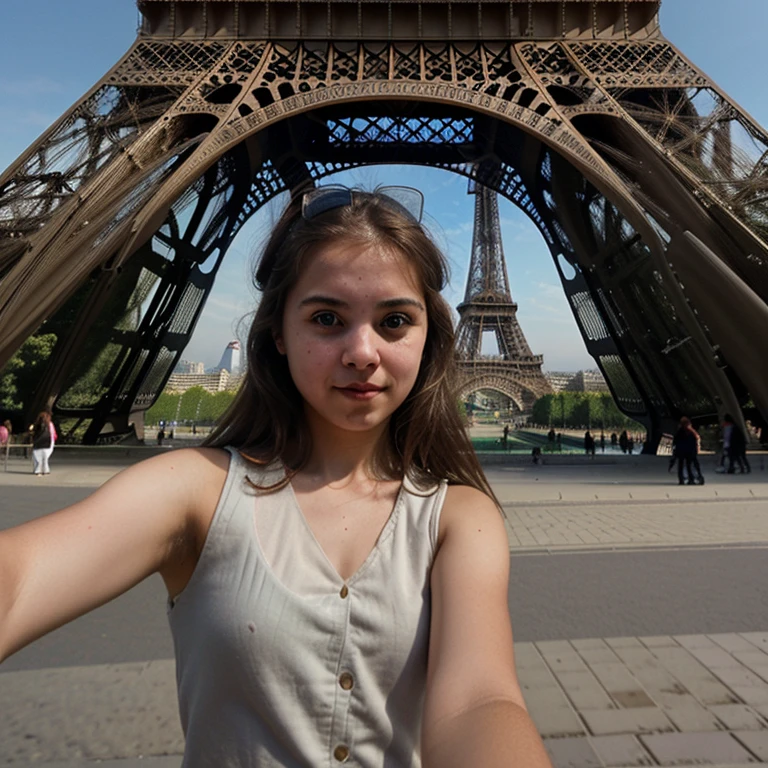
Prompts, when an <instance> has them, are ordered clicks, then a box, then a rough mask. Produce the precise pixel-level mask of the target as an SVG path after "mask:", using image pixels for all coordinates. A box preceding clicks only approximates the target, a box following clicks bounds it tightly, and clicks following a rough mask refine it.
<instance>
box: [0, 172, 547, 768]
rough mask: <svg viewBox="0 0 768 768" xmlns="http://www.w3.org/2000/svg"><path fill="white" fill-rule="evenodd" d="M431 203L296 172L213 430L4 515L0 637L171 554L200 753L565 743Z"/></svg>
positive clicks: (223, 755) (459, 750) (396, 760)
mask: <svg viewBox="0 0 768 768" xmlns="http://www.w3.org/2000/svg"><path fill="white" fill-rule="evenodd" d="M420 220H421V204H420V193H418V192H416V190H407V189H403V188H395V189H383V190H380V191H378V192H375V193H363V192H358V191H354V190H350V189H347V188H345V187H330V186H329V187H319V188H317V189H314V190H312V191H309V192H307V193H306V194H301V193H295V196H294V198H293V199H292V200H291V202H290V204H289V205H288V208H287V209H286V211H285V212H284V214H283V215H282V217H281V218H280V220H279V221H278V223H277V225H276V227H275V229H274V231H273V233H272V235H271V237H270V239H269V242H268V243H267V245H266V248H265V250H264V252H263V254H262V257H261V260H260V262H259V265H258V268H257V271H256V275H255V281H256V284H257V285H258V287H259V289H260V290H261V292H262V295H261V300H260V302H259V304H258V307H257V309H256V311H255V313H254V317H253V324H252V327H251V330H250V333H249V337H248V356H247V360H248V367H247V371H246V373H245V377H244V381H243V384H242V386H241V387H240V389H239V390H238V393H237V395H236V397H235V400H234V402H233V404H232V406H231V407H230V409H229V410H228V411H227V414H226V415H225V416H224V417H223V419H222V421H221V422H220V424H219V425H218V426H217V427H216V429H215V430H214V431H213V433H212V434H211V435H210V436H209V437H208V438H207V440H206V442H205V445H204V447H199V448H185V449H180V450H174V451H168V452H164V453H162V454H160V455H157V456H154V457H152V458H149V459H147V460H145V461H143V462H140V463H138V464H135V465H133V466H131V467H129V468H128V469H126V470H124V471H123V472H122V473H120V474H118V475H117V476H115V477H114V478H112V479H111V480H109V481H108V482H107V483H106V484H105V485H104V486H103V487H102V488H101V489H99V490H97V491H96V492H95V493H94V494H93V495H92V496H90V497H88V498H87V499H85V500H84V501H81V502H79V503H77V504H75V505H73V506H71V507H68V508H67V509H65V510H63V511H61V512H58V513H54V514H53V515H50V516H48V517H43V518H39V519H37V520H34V521H32V522H30V523H27V524H25V525H23V526H20V527H19V528H11V529H9V530H4V531H0V563H2V577H3V578H2V579H0V659H3V658H6V657H8V656H9V655H10V654H11V653H13V652H14V651H16V650H18V649H19V648H21V647H23V646H24V645H26V644H28V643H29V642H31V641H33V640H34V639H35V638H37V637H40V636H41V635H43V634H44V633H45V632H48V631H51V630H52V629H54V628H55V627H57V626H59V625H61V624H63V623H65V622H66V621H69V620H71V619H73V618H75V617H77V616H79V615H81V614H83V613H85V612H86V611H88V610H90V609H92V608H93V607H95V606H97V605H101V604H103V603H105V602H107V601H109V600H111V599H113V598H115V597H117V596H118V595H120V594H121V593H123V592H125V591H126V590H127V589H129V588H130V587H131V586H133V585H134V584H136V583H137V582H139V581H140V580H141V579H143V578H145V577H147V576H149V575H150V574H152V573H156V572H158V573H160V574H161V575H162V577H163V579H164V581H165V584H166V588H167V590H168V595H169V608H168V618H169V622H170V626H171V632H172V634H173V637H174V649H175V654H176V678H177V683H178V693H179V702H180V711H181V722H182V727H183V730H184V733H185V736H186V749H185V755H184V761H183V767H184V768H219V766H221V768H225V767H226V768H230V767H231V768H235V767H237V766H246V765H248V766H259V768H278V766H281V767H288V768H316V766H321V765H323V766H329V765H336V764H337V763H338V764H339V765H341V764H343V763H349V764H350V765H355V766H359V768H384V767H385V766H402V767H403V768H405V767H406V766H407V767H409V768H419V767H420V766H422V765H423V766H424V767H425V768H466V767H467V766H483V768H502V767H503V768H507V766H510V765H518V766H525V768H550V767H551V763H550V761H549V759H548V757H547V754H546V751H545V749H544V747H543V744H542V741H541V739H540V737H539V735H538V733H537V731H536V728H535V726H534V724H533V722H532V720H531V718H530V716H529V714H528V712H527V709H526V706H525V701H524V699H523V696H522V693H521V689H520V685H519V683H518V681H517V677H516V673H515V664H514V646H513V641H512V630H511V624H510V619H509V606H508V586H509V543H508V539H507V535H506V531H505V528H504V522H503V518H502V516H501V513H500V505H499V503H498V500H497V499H496V497H495V496H494V494H493V491H492V490H491V488H490V486H489V484H488V481H487V479H486V477H485V475H484V474H483V471H482V468H481V467H480V464H479V462H478V460H477V457H476V455H475V453H474V451H473V450H472V445H471V442H470V440H469V437H468V435H467V432H466V430H465V429H464V425H463V423H462V419H461V417H460V413H459V409H457V408H456V402H457V401H456V396H455V395H456V388H455V384H454V382H455V380H456V368H455V362H454V349H455V339H454V332H453V323H452V316H451V309H450V307H449V306H448V304H447V303H446V302H445V300H444V299H443V298H442V296H441V295H440V291H441V290H442V289H443V288H444V287H445V284H446V279H447V271H446V262H445V258H444V257H443V255H442V254H441V253H440V252H439V250H438V249H437V247H436V246H435V245H434V244H433V242H432V241H431V240H430V239H429V237H428V236H427V234H426V233H425V231H424V230H423V228H422V226H421V224H420ZM22 585H23V589H22ZM427 671H429V674H427ZM1 695H2V694H0V696H1ZM0 706H5V707H10V706H11V702H2V703H0Z"/></svg>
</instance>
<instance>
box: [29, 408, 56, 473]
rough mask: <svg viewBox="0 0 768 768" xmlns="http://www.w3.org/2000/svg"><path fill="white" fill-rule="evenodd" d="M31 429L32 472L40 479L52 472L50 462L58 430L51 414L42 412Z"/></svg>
mask: <svg viewBox="0 0 768 768" xmlns="http://www.w3.org/2000/svg"><path fill="white" fill-rule="evenodd" d="M29 429H30V431H31V432H32V464H33V467H32V471H33V472H34V473H35V474H36V475H37V476H38V477H42V476H43V475H48V474H50V472H51V468H50V465H49V463H48V462H49V460H50V458H51V454H52V453H53V447H54V445H55V444H56V428H55V427H54V426H53V421H51V412H50V411H41V412H40V414H39V415H38V417H37V419H36V420H35V423H34V424H32V425H31V426H30V428H29Z"/></svg>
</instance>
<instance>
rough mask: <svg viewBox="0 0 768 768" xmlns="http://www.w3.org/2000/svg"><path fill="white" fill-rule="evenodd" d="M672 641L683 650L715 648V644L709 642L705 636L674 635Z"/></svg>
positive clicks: (711, 641)
mask: <svg viewBox="0 0 768 768" xmlns="http://www.w3.org/2000/svg"><path fill="white" fill-rule="evenodd" d="M674 639H675V641H676V642H678V643H679V644H680V645H682V646H683V648H687V649H688V650H691V649H693V648H717V643H716V642H714V641H713V640H710V639H709V638H708V637H707V636H706V635H674Z"/></svg>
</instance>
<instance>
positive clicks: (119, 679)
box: [0, 660, 184, 765]
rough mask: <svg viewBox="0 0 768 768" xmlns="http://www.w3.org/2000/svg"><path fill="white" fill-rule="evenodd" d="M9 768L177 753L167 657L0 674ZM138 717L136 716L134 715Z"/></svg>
mask: <svg viewBox="0 0 768 768" xmlns="http://www.w3.org/2000/svg"><path fill="white" fill-rule="evenodd" d="M0 701H8V702H11V701H12V702H13V708H12V709H11V710H10V711H3V712H2V717H0V745H2V746H1V747H0V754H2V758H3V759H4V760H6V761H7V762H8V763H10V762H14V764H18V765H26V764H28V763H30V762H33V761H38V762H45V761H48V762H53V761H57V760H58V761H66V760H73V759H75V758H77V759H98V758H101V759H114V758H122V757H134V756H136V755H150V756H161V755H173V754H181V752H182V751H183V749H184V737H183V735H182V733H181V727H180V725H179V716H178V703H177V698H176V676H175V664H174V662H173V661H172V660H167V661H166V660H163V661H149V662H129V663H123V664H101V665H92V666H87V667H61V668H48V669H36V670H24V671H20V672H4V673H0ZM139 712H140V713H141V715H140V716H137V713H139Z"/></svg>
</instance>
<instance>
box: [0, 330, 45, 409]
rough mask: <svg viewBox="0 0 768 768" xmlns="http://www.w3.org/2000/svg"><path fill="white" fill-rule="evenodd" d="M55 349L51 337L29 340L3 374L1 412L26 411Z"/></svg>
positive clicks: (35, 337) (6, 366)
mask: <svg viewBox="0 0 768 768" xmlns="http://www.w3.org/2000/svg"><path fill="white" fill-rule="evenodd" d="M55 346H56V336H55V335H54V334H52V333H46V334H41V335H39V336H30V337H29V338H28V339H27V340H26V341H25V342H24V343H23V344H22V345H21V348H20V349H19V350H18V352H16V354H15V355H14V356H13V357H12V358H11V359H10V360H9V361H8V362H7V363H6V365H5V367H4V368H3V370H2V371H0V409H2V410H6V411H23V410H24V408H25V406H26V404H27V403H29V401H30V400H31V398H32V397H33V395H34V393H35V389H36V388H37V385H38V383H39V381H40V377H41V376H42V374H43V371H44V370H45V363H46V362H47V360H48V358H49V357H50V356H51V353H52V352H53V348H54V347H55Z"/></svg>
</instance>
